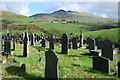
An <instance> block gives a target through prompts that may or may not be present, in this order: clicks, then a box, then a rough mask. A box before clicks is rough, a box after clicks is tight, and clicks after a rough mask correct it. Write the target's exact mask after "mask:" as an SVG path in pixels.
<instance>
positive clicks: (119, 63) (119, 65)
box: [118, 61, 120, 78]
mask: <svg viewBox="0 0 120 80" xmlns="http://www.w3.org/2000/svg"><path fill="white" fill-rule="evenodd" d="M118 77H119V78H120V61H119V62H118Z"/></svg>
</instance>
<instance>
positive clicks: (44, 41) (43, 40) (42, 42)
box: [40, 38, 46, 47]
mask: <svg viewBox="0 0 120 80" xmlns="http://www.w3.org/2000/svg"><path fill="white" fill-rule="evenodd" d="M40 43H41V45H42V47H46V40H45V39H44V38H43V39H42V41H41V42H40Z"/></svg>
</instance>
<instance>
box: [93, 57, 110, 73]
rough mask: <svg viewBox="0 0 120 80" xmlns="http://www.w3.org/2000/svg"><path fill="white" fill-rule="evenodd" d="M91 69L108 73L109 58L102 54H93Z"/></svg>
mask: <svg viewBox="0 0 120 80" xmlns="http://www.w3.org/2000/svg"><path fill="white" fill-rule="evenodd" d="M93 69H95V70H98V71H102V72H106V73H108V74H110V60H109V59H108V58H105V57H102V56H93Z"/></svg>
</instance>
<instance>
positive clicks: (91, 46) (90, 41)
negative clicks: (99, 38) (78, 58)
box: [87, 38, 95, 50]
mask: <svg viewBox="0 0 120 80" xmlns="http://www.w3.org/2000/svg"><path fill="white" fill-rule="evenodd" d="M87 44H88V46H87V49H89V50H95V40H94V39H93V38H87Z"/></svg>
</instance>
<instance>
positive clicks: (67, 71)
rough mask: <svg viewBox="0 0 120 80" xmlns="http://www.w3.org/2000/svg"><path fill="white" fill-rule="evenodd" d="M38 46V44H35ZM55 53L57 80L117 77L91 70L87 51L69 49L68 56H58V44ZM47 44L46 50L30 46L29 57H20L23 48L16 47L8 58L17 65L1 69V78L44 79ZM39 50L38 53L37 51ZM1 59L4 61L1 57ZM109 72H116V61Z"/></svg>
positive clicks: (59, 50) (113, 78) (59, 49)
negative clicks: (59, 79)
mask: <svg viewBox="0 0 120 80" xmlns="http://www.w3.org/2000/svg"><path fill="white" fill-rule="evenodd" d="M37 44H38V43H37ZM55 47H56V48H55V50H54V51H55V52H56V53H57V56H58V59H59V60H58V73H59V78H64V79H65V78H71V79H73V78H74V79H78V78H83V79H84V78H88V79H91V80H92V79H93V78H110V79H112V80H115V78H116V77H117V76H116V75H115V76H112V75H108V74H106V73H102V72H99V71H96V70H93V69H92V56H90V52H89V50H88V49H84V48H79V49H78V50H75V49H69V54H68V55H63V54H59V53H60V52H61V47H60V45H59V44H55ZM48 48H49V47H48V43H47V47H46V48H42V47H41V45H38V46H30V48H29V50H30V51H29V54H30V57H21V56H22V55H23V46H22V45H21V46H17V50H16V51H12V55H11V56H10V57H9V58H11V59H12V58H14V59H16V60H17V61H18V64H16V65H13V66H9V67H2V77H4V78H7V77H13V78H20V79H22V80H24V79H28V78H44V77H45V76H44V72H45V52H46V51H47V50H48ZM38 50H40V52H39V51H38ZM40 58H41V59H42V60H41V61H39V59H40ZM3 59H5V58H4V57H3ZM23 63H25V64H26V69H27V70H26V72H25V73H24V72H21V71H19V68H20V66H21V65H22V64H23ZM110 66H111V69H110V70H111V71H112V72H117V61H111V63H110Z"/></svg>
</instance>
